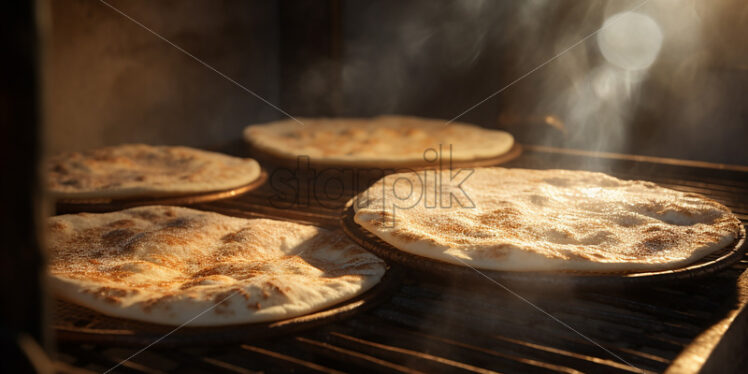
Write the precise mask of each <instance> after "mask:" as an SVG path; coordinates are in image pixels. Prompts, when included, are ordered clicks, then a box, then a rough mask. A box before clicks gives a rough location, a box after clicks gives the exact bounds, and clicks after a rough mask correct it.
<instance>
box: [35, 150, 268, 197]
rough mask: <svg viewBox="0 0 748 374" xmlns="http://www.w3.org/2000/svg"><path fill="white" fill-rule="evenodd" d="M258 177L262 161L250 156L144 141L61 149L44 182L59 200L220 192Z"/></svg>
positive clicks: (49, 161) (48, 165) (51, 161)
mask: <svg viewBox="0 0 748 374" xmlns="http://www.w3.org/2000/svg"><path fill="white" fill-rule="evenodd" d="M259 176H260V165H259V164H258V163H257V161H255V160H253V159H249V158H247V159H242V158H237V157H231V156H227V155H223V154H220V153H214V152H206V151H201V150H198V149H194V148H188V147H170V146H150V145H145V144H126V145H119V146H113V147H104V148H98V149H92V150H88V151H85V152H70V153H64V154H60V155H56V156H54V157H51V158H50V159H49V160H48V162H47V187H48V188H49V191H50V192H51V193H52V195H53V196H55V197H57V198H60V199H91V198H132V197H159V196H173V195H184V194H191V193H201V192H211V191H220V190H228V189H232V188H236V187H241V186H244V185H247V184H249V183H252V182H253V181H255V180H256V179H257V178H258V177H259Z"/></svg>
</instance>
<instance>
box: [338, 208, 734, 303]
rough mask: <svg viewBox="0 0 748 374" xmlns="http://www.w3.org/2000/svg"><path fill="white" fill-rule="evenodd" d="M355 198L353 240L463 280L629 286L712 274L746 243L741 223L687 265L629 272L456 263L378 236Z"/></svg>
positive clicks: (348, 224)
mask: <svg viewBox="0 0 748 374" xmlns="http://www.w3.org/2000/svg"><path fill="white" fill-rule="evenodd" d="M354 200H355V198H353V199H351V200H350V201H348V203H347V204H346V205H345V207H344V209H343V212H342V217H341V223H342V227H343V231H345V233H346V234H348V236H349V237H350V238H351V239H352V240H353V241H355V242H356V243H358V244H359V245H360V246H362V247H364V248H365V249H367V250H369V251H370V252H372V253H374V254H376V255H377V256H379V257H382V258H384V259H386V260H388V261H390V262H391V263H396V264H402V265H404V266H408V267H411V268H414V269H418V270H422V271H424V272H428V273H430V274H432V275H437V276H439V277H450V278H458V279H460V280H466V281H480V282H487V281H493V282H496V283H499V284H500V285H505V284H511V285H514V286H520V287H524V286H528V287H533V288H537V287H547V286H561V287H575V288H587V287H589V288H601V287H619V286H626V287H629V286H637V285H648V284H654V283H662V282H668V281H683V280H688V279H694V278H698V277H703V276H706V275H709V274H713V273H716V272H718V271H720V270H722V269H725V268H727V267H729V266H731V265H733V264H735V263H736V262H738V261H739V260H740V259H741V258H743V255H744V254H745V251H746V247H748V246H746V245H744V244H745V238H746V233H745V228H744V227H742V226H741V229H740V230H741V231H740V235H739V236H738V238H737V239H736V240H735V242H733V243H732V244H731V245H729V246H727V247H725V248H723V249H721V250H719V251H717V252H714V253H711V254H710V255H708V256H706V257H704V258H702V259H700V260H698V261H696V262H694V263H691V264H690V265H688V266H684V267H681V268H678V269H671V270H661V271H651V272H631V273H626V272H621V273H593V272H575V271H527V272H523V271H496V270H483V269H473V268H470V267H467V266H459V265H455V264H450V263H446V262H442V261H438V260H432V259H429V258H426V257H422V256H418V255H414V254H410V253H407V252H404V251H401V250H399V249H397V248H395V247H393V246H392V245H390V244H389V243H387V242H385V241H383V240H381V239H379V238H378V237H377V236H375V235H374V234H372V233H371V232H369V231H367V230H366V229H364V228H363V227H361V226H360V225H359V224H357V223H356V222H355V221H354V220H353V217H354V215H355V211H354V208H353V202H354Z"/></svg>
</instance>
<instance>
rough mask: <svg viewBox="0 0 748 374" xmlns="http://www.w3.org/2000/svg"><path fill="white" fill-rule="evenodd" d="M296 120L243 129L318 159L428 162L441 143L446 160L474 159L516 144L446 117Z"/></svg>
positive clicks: (275, 149) (266, 145)
mask: <svg viewBox="0 0 748 374" xmlns="http://www.w3.org/2000/svg"><path fill="white" fill-rule="evenodd" d="M299 120H300V121H301V122H303V125H301V124H299V123H298V122H296V121H294V120H283V121H277V122H271V123H266V124H257V125H250V126H248V127H247V128H246V129H244V139H245V140H246V141H247V142H249V143H250V144H251V145H252V146H253V147H256V148H257V149H259V150H261V151H263V152H265V153H268V154H270V155H273V156H276V157H280V158H282V159H286V160H295V159H296V158H297V157H298V156H308V157H309V158H310V159H311V161H312V162H316V163H321V164H334V165H344V166H353V167H355V166H359V167H400V166H417V165H424V166H428V165H429V164H430V163H431V162H433V161H434V160H433V159H434V158H435V157H436V155H435V153H434V151H438V150H439V149H440V145H441V148H442V155H441V157H442V158H443V159H444V161H447V159H449V160H452V161H453V162H460V161H473V160H479V159H486V158H491V157H496V156H500V155H502V154H505V153H506V152H507V151H509V149H511V148H512V145H513V144H514V139H513V138H512V136H511V135H510V134H509V133H507V132H504V131H499V130H489V129H484V128H481V127H478V126H474V125H469V124H466V123H456V122H455V123H450V124H447V123H446V121H444V120H434V119H425V118H417V117H405V116H380V117H374V118H300V119H299ZM450 146H451V153H447V152H449V151H450Z"/></svg>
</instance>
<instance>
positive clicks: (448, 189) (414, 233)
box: [355, 168, 741, 272]
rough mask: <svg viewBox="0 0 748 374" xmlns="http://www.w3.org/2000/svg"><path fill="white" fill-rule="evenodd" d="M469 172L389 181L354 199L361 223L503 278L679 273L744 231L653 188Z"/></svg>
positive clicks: (719, 213)
mask: <svg viewBox="0 0 748 374" xmlns="http://www.w3.org/2000/svg"><path fill="white" fill-rule="evenodd" d="M469 172H470V170H462V171H460V170H445V171H442V172H441V173H440V174H439V175H440V179H437V174H427V173H424V172H419V173H401V174H393V175H390V176H387V177H385V178H384V179H382V180H380V181H379V182H377V183H376V184H374V185H373V186H371V187H370V188H369V189H368V190H366V191H364V192H362V193H361V194H360V195H359V196H358V201H357V206H356V214H355V221H356V222H357V223H358V224H360V225H361V226H363V227H364V228H365V229H367V230H368V231H370V232H372V233H373V234H374V235H376V236H378V237H379V238H381V239H382V240H384V241H386V242H387V243H389V244H391V245H393V246H395V247H396V248H398V249H400V250H402V251H405V252H408V253H411V254H415V255H419V256H423V257H427V258H431V259H434V260H439V261H443V262H448V263H452V264H457V265H464V266H472V267H476V268H480V269H488V270H506V271H545V270H564V271H591V272H619V271H623V272H627V271H654V270H663V269H673V268H678V267H681V266H683V265H686V264H689V263H691V262H693V261H696V260H698V259H700V258H702V257H704V256H706V255H707V254H709V253H712V252H714V251H716V250H719V249H722V248H724V247H726V246H728V245H730V244H732V243H733V242H734V241H735V240H736V239H737V238H738V236H739V234H740V228H741V227H740V221H739V220H738V219H737V217H735V216H734V215H733V214H732V213H731V212H730V210H729V209H728V208H727V207H725V206H724V205H722V204H719V203H717V202H715V201H712V200H710V199H708V198H706V197H704V196H701V195H697V194H692V193H684V192H679V191H674V190H671V189H667V188H662V187H659V186H657V185H655V184H653V183H650V182H643V181H625V180H620V179H617V178H614V177H611V176H608V175H605V174H602V173H592V172H585V171H570V170H526V169H504V168H478V169H475V170H474V173H473V174H472V175H470V174H469ZM458 173H462V175H461V176H458V177H455V176H456V175H458ZM466 175H469V177H467V179H465V178H466ZM460 183H461V184H460ZM463 191H464V192H463Z"/></svg>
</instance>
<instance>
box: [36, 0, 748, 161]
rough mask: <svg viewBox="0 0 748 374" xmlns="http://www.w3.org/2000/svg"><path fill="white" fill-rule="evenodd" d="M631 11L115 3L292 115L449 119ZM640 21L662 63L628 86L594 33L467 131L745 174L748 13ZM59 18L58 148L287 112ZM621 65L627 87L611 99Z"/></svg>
mask: <svg viewBox="0 0 748 374" xmlns="http://www.w3.org/2000/svg"><path fill="white" fill-rule="evenodd" d="M638 3H639V1H637V0H611V1H605V0H584V1H571V0H569V1H558V0H528V1H479V0H454V1H427V0H416V1H394V0H385V1H376V2H371V1H363V0H328V1H309V0H296V1H283V2H273V1H228V0H226V1H208V0H189V1H171V0H169V1H144V0H139V1H115V0H112V4H113V5H115V6H116V7H118V8H120V9H121V10H122V11H124V12H125V13H127V14H128V15H130V16H132V17H133V18H135V19H137V20H138V21H140V22H142V23H143V24H145V25H146V26H148V27H150V28H151V29H153V30H154V31H156V32H158V33H159V34H161V35H163V36H164V37H166V38H167V39H169V40H171V41H173V42H174V43H176V44H178V45H180V46H182V47H183V48H185V49H186V50H188V51H190V52H191V53H193V54H194V55H195V56H197V57H199V58H201V59H203V60H204V61H205V62H207V63H208V64H210V65H212V66H214V67H215V68H216V69H218V70H220V71H221V72H223V73H225V74H226V75H228V76H230V77H232V78H233V79H235V80H236V81H238V82H240V83H241V84H243V85H245V86H246V87H247V88H249V89H252V90H254V91H255V92H256V93H258V94H260V95H261V96H263V97H264V98H265V99H267V100H269V101H270V102H272V103H274V104H276V105H279V106H280V107H282V108H283V109H285V110H287V111H288V112H289V113H291V114H293V115H312V116H320V115H330V116H335V115H346V116H370V115H376V114H382V113H402V114H414V115H421V116H428V117H435V118H443V119H445V120H447V119H452V118H454V117H455V116H457V115H458V114H460V113H462V112H463V111H465V110H466V109H468V108H470V107H471V106H473V105H474V104H476V103H478V102H479V101H481V100H483V99H484V98H486V97H487V96H489V95H491V94H493V93H495V92H496V91H497V90H499V89H501V88H503V87H505V86H506V85H507V84H509V83H510V82H512V81H514V80H515V79H516V78H518V77H520V76H522V75H523V74H525V73H527V72H528V71H530V70H531V69H533V68H535V67H537V66H538V65H540V64H542V63H544V62H545V61H547V60H548V59H549V58H550V57H552V56H554V55H556V54H557V53H559V52H561V51H563V50H564V49H565V48H566V47H568V46H570V45H572V44H574V43H575V42H577V41H579V40H581V39H582V38H583V37H585V36H587V35H589V34H590V33H592V32H593V31H595V30H597V29H598V28H600V26H601V25H602V23H603V22H604V21H605V19H606V18H608V17H610V16H612V15H614V14H616V13H618V12H621V11H623V10H626V9H630V8H632V7H633V6H635V5H636V4H638ZM639 12H641V13H643V14H647V15H649V16H651V17H652V18H653V19H654V20H655V21H656V22H657V23H658V24H659V25H660V27H661V28H662V32H663V36H664V39H663V45H662V49H661V51H660V54H659V57H658V59H657V60H656V61H655V63H654V65H652V66H651V67H650V68H649V69H648V70H646V71H644V72H642V73H637V74H636V75H635V76H631V77H628V78H626V79H629V78H632V77H633V78H632V79H633V81H634V83H633V84H629V86H630V87H629V88H628V89H626V92H623V93H622V92H620V90H621V87H618V86H616V84H618V85H619V86H620V83H621V82H620V81H615V79H618V80H620V79H622V78H621V77H625V74H622V73H621V71H620V70H615V69H613V70H610V69H608V70H605V69H606V62H605V60H604V59H603V57H602V55H601V53H600V50H599V48H598V45H597V42H596V39H595V37H592V38H589V39H588V40H587V41H585V42H584V43H582V44H580V45H578V46H576V47H574V48H573V49H571V50H570V51H569V52H568V53H565V54H564V55H563V56H561V57H559V58H558V59H556V60H554V61H553V62H551V63H549V64H548V65H546V66H544V67H543V68H541V69H539V70H537V71H535V72H534V73H532V74H531V75H529V76H527V77H526V78H525V79H522V80H520V81H518V82H517V83H515V84H514V85H512V86H511V87H509V88H507V89H506V90H505V91H503V92H501V93H500V94H497V95H496V96H495V97H493V98H491V99H490V100H488V101H486V102H484V103H483V104H481V105H479V106H477V107H475V108H474V109H473V110H470V111H468V112H467V113H465V114H464V116H462V117H460V119H459V120H462V121H466V122H473V123H477V124H480V125H482V126H486V127H492V128H501V129H506V130H508V131H511V132H512V133H513V134H515V135H516V137H517V138H518V139H519V140H520V141H522V142H525V143H532V144H547V145H556V146H564V147H573V148H583V149H591V150H601V151H612V152H625V153H638V154H649V155H656V156H667V157H679V158H687V159H696V160H709V161H715V162H725V163H735V164H748V147H746V146H745V141H746V139H747V138H748V108H747V107H746V105H744V102H745V100H746V98H747V97H748V85H746V83H748V82H747V81H748V48H746V47H745V46H744V45H745V40H744V38H745V35H748V2H745V1H742V0H721V1H707V0H684V1H666V0H661V1H657V0H655V1H651V2H649V3H647V4H646V5H645V6H644V7H642V8H641V9H639ZM52 18H53V25H54V26H53V30H52V37H51V47H50V50H51V55H52V56H53V58H52V59H51V60H50V61H51V62H50V63H49V65H50V67H51V68H50V71H51V74H50V76H51V79H50V80H49V81H48V84H47V91H46V92H47V94H46V97H47V103H48V110H47V113H46V114H47V123H48V127H47V128H48V135H49V136H48V138H49V142H48V143H49V149H50V150H51V151H53V152H56V151H60V150H69V149H82V148H86V147H91V146H97V145H102V144H116V143H120V142H134V141H142V142H149V143H167V144H187V145H193V146H214V145H217V144H222V143H225V142H228V141H232V140H236V139H237V138H238V137H239V136H240V132H241V129H242V128H243V127H244V126H245V125H246V124H249V123H253V122H262V121H267V120H272V119H276V118H281V117H283V115H282V114H281V113H279V112H278V111H276V110H275V109H273V108H271V107H270V106H268V105H267V104H265V103H262V102H261V101H259V100H258V99H256V98H254V97H252V96H251V95H249V94H248V93H246V92H244V91H242V90H241V89H240V88H238V87H236V86H234V85H232V84H231V83H230V82H228V81H226V80H225V79H223V78H221V77H220V76H218V75H217V74H215V73H214V72H212V71H210V70H208V69H207V68H205V67H204V66H201V65H200V64H198V63H196V62H195V61H193V60H192V59H190V58H189V57H188V56H185V55H184V54H183V53H181V52H180V51H178V50H176V49H175V48H173V47H172V46H169V45H168V44H166V43H165V42H163V41H162V40H159V39H158V38H156V37H155V36H153V35H152V34H150V33H149V32H148V31H146V30H143V29H142V28H141V27H139V26H138V25H136V24H134V23H132V22H131V21H129V20H127V19H126V18H124V17H123V16H122V15H120V14H117V13H116V12H114V11H112V10H111V9H109V8H107V7H106V6H104V5H102V4H100V3H98V2H95V1H82V0H71V1H65V2H62V1H54V2H52ZM611 71H612V72H614V73H615V74H613V75H612V76H611V77H612V78H611V79H613V86H615V87H618V88H616V89H615V90H613V94H612V95H613V96H612V97H611V96H608V97H601V95H600V93H599V91H600V87H601V82H602V86H604V87H603V88H605V86H606V84H608V83H610V82H611V80H610V79H607V78H606V79H607V80H605V79H602V80H601V77H603V78H605V76H604V73H610V72H611ZM601 74H602V75H601ZM609 78H610V77H609ZM616 82H618V83H616ZM616 90H618V91H616Z"/></svg>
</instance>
